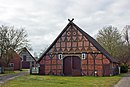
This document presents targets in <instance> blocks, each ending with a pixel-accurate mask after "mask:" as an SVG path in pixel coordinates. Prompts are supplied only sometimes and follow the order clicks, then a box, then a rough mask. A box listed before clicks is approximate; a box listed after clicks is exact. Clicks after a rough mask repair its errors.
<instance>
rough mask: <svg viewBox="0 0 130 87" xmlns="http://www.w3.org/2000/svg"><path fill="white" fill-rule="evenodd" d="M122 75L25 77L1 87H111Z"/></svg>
mask: <svg viewBox="0 0 130 87" xmlns="http://www.w3.org/2000/svg"><path fill="white" fill-rule="evenodd" d="M121 77H122V75H118V76H111V77H91V76H81V77H64V76H39V75H27V76H22V77H19V78H16V79H14V80H11V81H9V82H7V83H6V84H4V85H3V86H2V87H112V86H113V85H114V84H116V83H117V82H118V81H119V80H120V78H121Z"/></svg>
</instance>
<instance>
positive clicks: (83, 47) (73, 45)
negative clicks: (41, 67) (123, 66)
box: [38, 22, 116, 62]
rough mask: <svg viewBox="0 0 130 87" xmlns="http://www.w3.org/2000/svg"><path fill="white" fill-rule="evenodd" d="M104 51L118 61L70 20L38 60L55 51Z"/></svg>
mask: <svg viewBox="0 0 130 87" xmlns="http://www.w3.org/2000/svg"><path fill="white" fill-rule="evenodd" d="M82 52H86V53H102V54H103V55H105V56H106V58H108V59H109V60H110V61H111V62H116V61H115V60H114V59H113V58H112V57H111V56H110V55H109V53H108V52H107V51H106V50H105V49H104V48H103V47H102V46H101V45H100V44H99V43H98V42H97V41H96V40H95V39H93V38H92V37H91V36H90V35H88V34H87V33H86V32H84V31H83V30H82V29H80V28H79V27H78V26H77V25H75V24H74V23H73V22H70V23H69V24H68V25H67V26H66V27H65V28H64V30H63V31H62V32H61V33H60V34H59V36H58V37H57V38H56V39H55V41H54V42H53V43H52V44H51V45H50V47H49V48H48V49H47V50H46V51H45V52H44V53H43V55H42V56H41V57H40V59H39V60H38V62H40V60H41V59H42V58H43V57H44V56H45V55H46V54H53V53H82Z"/></svg>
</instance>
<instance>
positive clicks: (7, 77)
mask: <svg viewBox="0 0 130 87" xmlns="http://www.w3.org/2000/svg"><path fill="white" fill-rule="evenodd" d="M27 74H28V72H20V73H16V74H9V75H5V76H0V84H3V83H5V82H7V81H8V80H11V79H14V78H16V77H19V76H24V75H27Z"/></svg>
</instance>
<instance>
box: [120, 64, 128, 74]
mask: <svg viewBox="0 0 130 87" xmlns="http://www.w3.org/2000/svg"><path fill="white" fill-rule="evenodd" d="M127 72H128V66H127V65H121V73H127Z"/></svg>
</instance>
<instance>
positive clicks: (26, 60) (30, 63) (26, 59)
mask: <svg viewBox="0 0 130 87" xmlns="http://www.w3.org/2000/svg"><path fill="white" fill-rule="evenodd" d="M19 55H20V57H21V58H22V68H23V69H30V68H31V67H34V66H35V63H36V60H35V58H34V57H33V56H32V54H31V53H30V52H29V51H28V50H27V48H26V47H24V48H23V49H22V51H21V52H20V53H19Z"/></svg>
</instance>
